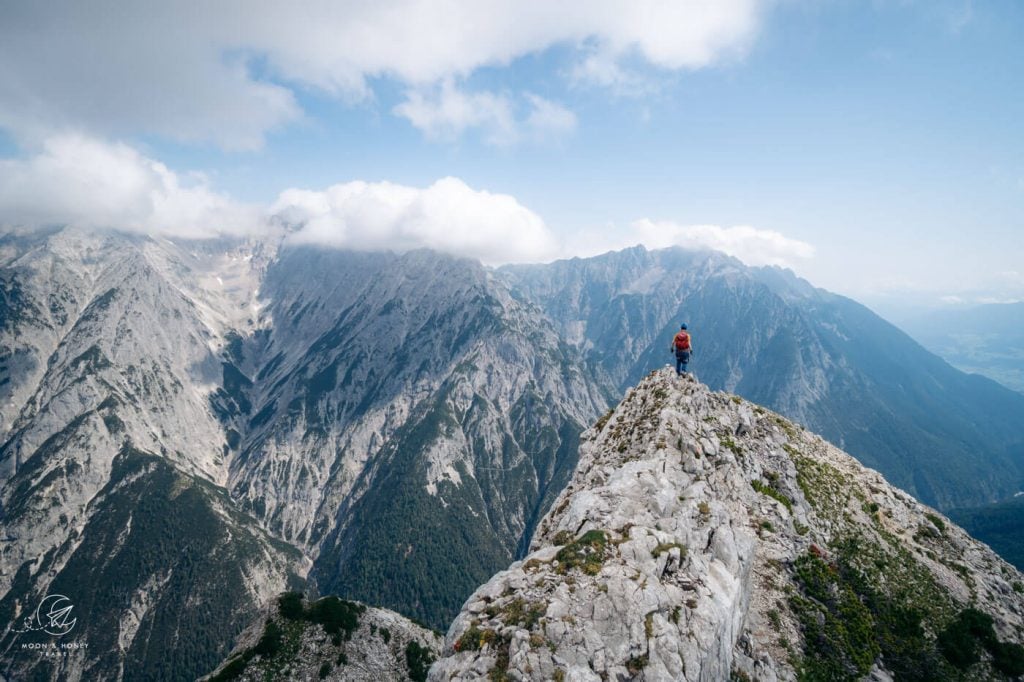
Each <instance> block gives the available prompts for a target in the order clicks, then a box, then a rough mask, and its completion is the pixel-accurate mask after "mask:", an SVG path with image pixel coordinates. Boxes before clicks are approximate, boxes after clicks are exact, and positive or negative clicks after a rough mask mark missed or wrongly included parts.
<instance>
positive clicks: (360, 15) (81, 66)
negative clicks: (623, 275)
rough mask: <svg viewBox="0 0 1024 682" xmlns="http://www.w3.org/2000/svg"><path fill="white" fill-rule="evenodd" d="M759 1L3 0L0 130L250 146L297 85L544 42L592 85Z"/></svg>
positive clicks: (287, 111)
mask: <svg viewBox="0 0 1024 682" xmlns="http://www.w3.org/2000/svg"><path fill="white" fill-rule="evenodd" d="M765 1H766V0H714V1H713V2H712V1H710V0H566V1H564V2H548V1H546V0H382V1H380V2H366V1H364V0H306V1H305V2H303V3H299V4H296V3H284V2H279V1H276V0H244V1H243V0H219V1H217V2H208V1H207V0H179V1H177V2H162V3H159V2H158V3H153V2H141V1H139V0H129V1H127V2H115V1H114V0H97V1H96V2H80V1H79V0H53V1H50V2H36V1H35V0H13V1H12V2H5V3H4V4H3V7H2V9H0V127H3V128H6V129H7V130H9V131H12V132H14V133H15V135H17V136H18V137H19V138H23V139H31V140H33V141H36V142H38V141H39V140H41V139H43V138H45V137H46V136H49V135H52V134H53V132H54V131H60V130H84V131H87V132H89V133H90V134H95V135H99V136H103V137H123V136H126V135H134V134H139V133H146V134H148V133H156V134H159V135H164V136H168V137H171V138H175V139H181V140H186V141H213V142H215V143H217V144H220V145H222V146H224V147H227V148H253V147H258V146H260V144H262V141H263V138H264V136H265V135H266V133H267V132H268V131H270V130H272V129H274V128H276V127H280V126H282V125H285V124H287V123H289V122H292V121H295V120H296V119H299V118H301V117H302V116H303V112H302V110H301V107H300V105H299V104H298V99H297V97H296V92H298V91H299V90H300V89H313V90H316V91H319V92H321V93H326V94H327V95H329V96H332V97H338V98H342V99H348V100H358V99H366V98H372V97H373V88H372V83H373V80H374V79H379V78H389V79H393V80H395V81H397V82H399V83H402V84H405V85H407V86H408V87H409V88H410V89H412V91H413V92H414V93H418V92H420V91H421V89H423V88H426V89H428V92H429V89H430V88H432V87H436V86H437V84H439V83H442V82H444V81H445V80H446V79H455V80H456V81H459V82H461V81H463V80H464V79H465V77H466V76H468V75H470V74H472V73H473V72H474V71H476V70H478V69H480V68H481V67H502V66H507V65H508V64H510V63H511V62H513V61H515V60H516V59H519V58H521V57H523V56H526V55H530V54H537V53H539V52H543V51H545V50H547V49H549V48H552V47H555V46H563V47H567V48H568V49H569V50H570V53H571V54H576V55H577V57H578V60H579V61H580V62H581V64H582V67H581V69H579V70H578V73H579V74H584V75H586V74H591V75H592V76H593V80H594V81H595V82H598V83H601V82H605V84H608V83H610V82H614V81H619V80H621V79H622V78H623V76H622V74H623V73H624V72H623V70H622V69H620V68H618V66H617V65H618V64H620V63H622V62H624V61H630V63H636V62H639V63H641V64H647V65H650V66H652V67H654V68H656V69H661V70H678V69H695V68H701V67H704V66H707V65H709V64H712V63H715V62H716V61H717V60H719V59H721V58H726V57H728V56H729V55H734V54H737V53H742V52H743V50H744V48H745V47H746V46H747V45H748V44H749V42H750V40H751V38H752V37H753V35H754V34H755V32H756V29H757V25H758V18H759V14H760V6H761V5H762V4H763V3H764V2H765ZM595 55H600V57H599V58H597V57H595ZM598 65H600V68H597V66H598ZM417 96H419V97H426V95H423V94H422V93H421V94H420V95H413V96H411V97H410V101H413V100H414V99H415V97H417ZM523 96H524V95H523V94H522V93H519V94H517V95H516V97H517V98H521V97H523ZM485 104H486V103H485ZM486 109H487V107H485V110H486ZM491 109H492V110H491V113H490V114H489V115H490V116H491V121H492V122H493V121H497V122H498V124H499V127H500V123H501V120H500V116H501V115H502V114H501V112H500V106H498V109H499V110H498V111H495V110H493V109H494V107H491ZM534 110H535V112H536V114H537V116H536V117H535V119H536V120H537V121H538V122H546V123H548V124H555V125H557V126H562V127H567V126H568V122H569V121H570V118H569V117H568V116H567V115H566V114H565V112H561V111H549V110H548V109H546V108H545V107H544V106H535V107H534ZM531 116H532V114H528V115H527V118H526V122H525V123H523V122H520V123H521V124H522V125H527V126H528V125H530V124H529V120H530V118H531ZM410 120H412V119H411V118H410ZM459 120H460V119H458V118H456V119H455V121H456V123H457V122H458V121H459Z"/></svg>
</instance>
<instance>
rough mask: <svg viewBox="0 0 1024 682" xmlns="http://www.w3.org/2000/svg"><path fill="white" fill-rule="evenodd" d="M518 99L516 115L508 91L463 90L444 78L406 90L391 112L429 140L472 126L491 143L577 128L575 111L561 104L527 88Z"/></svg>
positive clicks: (540, 137)
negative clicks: (520, 110) (521, 111)
mask: <svg viewBox="0 0 1024 682" xmlns="http://www.w3.org/2000/svg"><path fill="white" fill-rule="evenodd" d="M523 99H524V100H525V106H526V108H527V109H528V111H527V113H526V114H525V115H520V116H517V111H516V106H515V103H514V102H513V101H512V100H511V99H510V98H509V96H507V95H503V94H496V93H493V92H487V91H483V92H465V91H463V90H460V89H458V88H457V87H456V86H455V85H454V83H453V82H452V81H451V79H447V80H445V81H444V82H443V83H441V85H440V87H438V88H436V89H435V90H434V92H426V91H424V90H413V91H410V92H409V93H407V96H406V100H405V101H404V102H402V103H401V104H399V105H398V106H396V107H395V108H394V113H395V114H397V115H398V116H401V117H403V118H405V119H408V121H409V122H410V123H412V125H413V126H415V127H416V128H418V129H420V130H421V131H423V133H424V134H426V135H427V136H428V137H430V138H433V139H440V140H452V139H454V138H457V137H459V136H460V135H462V134H463V133H464V132H465V131H467V130H471V129H476V130H479V131H480V133H481V135H482V136H483V139H484V141H485V142H486V143H487V144H490V145H494V146H508V145H512V144H516V143H518V142H522V141H524V140H534V141H538V140H544V139H547V138H549V137H555V136H561V135H565V134H568V133H571V132H572V131H573V130H574V129H575V128H576V115H575V114H573V113H572V112H571V111H569V110H568V109H566V108H565V107H563V106H562V105H560V104H556V103H554V102H550V101H548V100H546V99H544V98H543V97H539V96H537V95H534V94H532V93H526V94H525V96H524V97H523Z"/></svg>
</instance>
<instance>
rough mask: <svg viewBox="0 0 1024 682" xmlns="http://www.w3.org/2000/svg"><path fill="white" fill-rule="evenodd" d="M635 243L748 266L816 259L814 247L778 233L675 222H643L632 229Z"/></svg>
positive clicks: (639, 221)
mask: <svg viewBox="0 0 1024 682" xmlns="http://www.w3.org/2000/svg"><path fill="white" fill-rule="evenodd" d="M630 227H631V230H632V232H633V236H634V238H635V239H634V243H635V242H640V243H642V244H644V245H645V246H646V247H647V248H651V249H658V248H665V247H669V246H682V247H686V248H690V249H713V250H715V251H721V252H723V253H726V254H728V255H730V256H735V257H736V258H739V259H740V260H741V261H743V262H744V263H746V264H747V265H779V266H783V267H791V266H792V265H793V264H794V263H795V262H797V261H800V260H805V259H808V258H811V257H813V256H814V247H813V246H812V245H810V244H808V243H807V242H804V241H800V240H799V239H793V238H791V237H786V236H785V235H783V234H782V233H780V232H777V231H775V230H763V229H758V228H754V227H750V226H748V225H737V226H733V227H721V226H719V225H681V224H679V223H675V222H672V221H653V220H649V219H646V218H644V219H641V220H637V221H635V222H634V223H633V224H632V225H631V226H630Z"/></svg>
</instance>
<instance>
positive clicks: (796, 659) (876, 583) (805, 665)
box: [430, 369, 1024, 682]
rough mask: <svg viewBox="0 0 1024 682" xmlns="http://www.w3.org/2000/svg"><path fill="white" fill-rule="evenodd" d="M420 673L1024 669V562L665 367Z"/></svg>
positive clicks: (819, 444) (756, 411)
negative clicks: (524, 549) (525, 548)
mask: <svg viewBox="0 0 1024 682" xmlns="http://www.w3.org/2000/svg"><path fill="white" fill-rule="evenodd" d="M530 549H531V551H530V553H529V555H528V556H526V557H525V558H524V559H523V560H522V561H517V562H515V563H514V564H512V565H511V567H510V568H509V569H508V570H506V571H503V572H501V573H499V574H497V575H495V576H494V577H493V578H492V579H491V580H490V581H488V582H487V583H486V584H484V585H483V586H482V587H480V588H479V589H478V590H477V591H476V592H475V593H474V594H473V595H472V596H471V597H470V598H469V600H468V601H467V602H466V604H465V606H464V607H463V609H462V611H461V613H460V614H459V615H458V617H457V618H456V619H455V621H454V622H453V623H452V625H451V627H450V629H449V631H448V635H447V638H446V641H445V650H444V656H443V658H442V659H441V660H440V661H438V662H437V663H436V664H435V665H434V667H433V668H432V669H431V672H430V679H431V680H435V681H441V680H445V681H447V680H472V679H481V678H485V677H488V676H489V677H490V679H509V680H580V681H583V680H594V681H595V682H596V681H598V680H626V679H636V680H724V679H730V676H732V679H741V680H742V679H756V680H792V679H797V677H798V676H802V675H806V676H807V677H808V678H810V679H851V680H853V679H861V678H865V677H868V676H869V675H873V676H874V677H875V679H890V678H891V677H895V678H896V679H957V678H958V677H960V676H962V675H970V676H971V678H972V679H979V678H982V679H985V678H997V679H998V678H1001V677H1003V676H1012V675H1020V674H1022V673H1024V649H1022V648H1021V647H1020V645H1019V644H1018V642H1019V641H1020V640H1021V633H1022V632H1024V594H1022V592H1024V578H1022V576H1021V574H1020V573H1018V571H1017V570H1016V569H1014V568H1013V567H1011V566H1010V565H1009V564H1007V563H1006V562H1004V561H1003V560H1001V559H1000V558H999V557H998V556H996V555H995V554H994V553H993V552H992V551H991V550H990V549H989V548H988V547H986V546H985V545H983V544H981V543H979V542H977V541H976V540H974V539H972V538H971V537H969V536H968V535H967V534H966V533H965V532H963V531H962V530H961V529H960V528H958V527H956V526H955V525H953V524H952V523H951V522H949V521H948V520H947V519H945V518H944V517H942V516H941V515H939V514H937V513H936V512H934V511H933V510H931V509H930V508H928V507H926V506H924V505H922V504H920V503H919V502H917V501H916V500H914V499H913V498H912V497H910V496H909V495H907V494H905V493H904V492H902V491H900V490H898V489H896V488H894V487H893V486H891V485H889V484H888V483H887V482H886V481H885V480H884V479H883V478H882V476H881V475H880V474H878V473H877V472H875V471H872V470H869V469H866V468H864V467H863V466H861V465H860V464H859V463H858V462H857V461H855V460H854V459H853V458H852V457H850V456H848V455H846V454H845V453H843V452H842V451H840V450H839V449H837V448H836V447H834V446H832V445H830V444H829V443H827V442H825V441H824V440H822V439H821V438H820V437H818V436H816V435H813V434H811V433H809V432H807V431H805V430H804V429H802V428H801V427H799V426H797V425H795V424H793V423H791V422H789V421H787V420H786V419H784V418H782V417H780V416H779V415H777V414H775V413H773V412H770V411H768V410H765V409H764V408H762V407H759V406H756V405H753V404H751V403H748V402H746V401H744V400H742V399H741V398H739V397H737V396H732V395H728V394H725V393H714V392H711V391H710V390H708V389H707V388H706V387H705V386H703V385H702V384H700V383H697V382H696V381H694V380H693V379H692V378H689V377H687V378H681V379H680V378H677V377H675V375H674V372H672V371H671V370H669V369H664V370H659V371H657V372H654V373H653V374H651V375H650V376H648V377H647V378H646V379H644V380H643V381H642V382H641V383H640V385H639V386H638V387H636V388H635V389H633V390H631V391H629V392H628V393H627V395H626V397H625V399H624V400H623V401H622V403H621V404H620V405H619V406H618V407H616V408H615V409H614V410H612V411H610V412H609V413H608V415H606V416H605V417H603V418H602V419H601V420H600V421H599V422H598V423H597V424H596V425H595V426H594V427H593V428H592V429H590V430H589V431H587V432H586V433H585V434H584V436H583V442H582V444H581V447H580V456H579V464H578V466H577V468H576V471H575V474H574V475H573V477H572V480H571V482H570V483H569V485H568V487H567V488H566V489H565V490H564V491H563V493H562V494H561V495H560V496H559V498H558V499H557V500H556V501H555V504H554V506H553V508H552V511H551V512H549V513H548V515H547V516H546V517H545V518H544V519H543V520H542V521H541V523H540V525H539V527H538V531H537V533H536V534H535V536H534V538H533V542H532V544H531V548H530Z"/></svg>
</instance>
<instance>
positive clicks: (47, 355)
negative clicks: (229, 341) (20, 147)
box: [0, 231, 308, 679]
mask: <svg viewBox="0 0 1024 682" xmlns="http://www.w3.org/2000/svg"><path fill="white" fill-rule="evenodd" d="M223 246H224V245H213V244H202V245H195V248H191V247H188V246H186V247H181V246H178V245H175V244H171V243H157V242H154V241H152V240H147V239H142V238H132V237H126V236H121V235H110V234H90V233H81V232H76V231H61V232H56V233H53V234H49V235H43V236H41V237H38V236H37V237H32V238H27V237H26V238H24V239H21V240H14V239H8V240H5V242H4V248H5V250H4V254H5V261H4V268H3V270H2V272H3V277H4V291H5V300H6V301H7V302H8V306H9V307H11V306H13V307H14V308H16V309H17V311H18V313H17V315H7V316H6V317H5V318H4V320H3V325H2V327H0V348H2V355H0V362H2V363H3V366H4V374H3V378H4V379H5V380H6V381H5V382H4V384H5V387H4V388H5V390H6V396H5V397H6V400H5V402H4V408H5V414H4V422H3V428H4V435H3V443H2V445H0V517H2V519H3V527H4V537H3V543H2V545H0V592H2V594H3V597H2V599H0V618H2V620H3V625H2V626H0V628H2V630H0V631H2V636H0V651H2V652H3V668H2V670H3V673H4V674H5V675H8V676H10V677H11V678H12V679H17V678H27V677H31V676H33V675H35V676H38V677H40V678H45V677H48V676H51V677H60V678H62V679H95V678H98V677H105V678H116V677H120V676H126V677H129V678H131V677H139V676H144V677H148V678H150V679H174V678H176V677H177V676H181V675H182V674H186V675H187V674H189V672H191V673H193V674H195V673H199V672H203V671H205V670H208V669H209V667H210V666H212V665H213V664H215V663H216V661H218V660H219V659H220V658H221V657H222V656H223V653H224V652H225V651H227V650H228V648H229V646H230V642H231V639H232V638H233V636H234V635H235V634H237V633H238V632H239V631H240V629H241V627H242V625H243V624H244V623H245V622H247V621H248V620H249V619H250V618H251V617H252V615H253V614H254V613H255V612H256V609H257V608H258V605H259V604H260V603H262V602H264V601H265V600H267V599H268V598H270V597H271V596H272V595H273V594H276V593H277V592H279V591H280V590H282V589H283V588H285V587H286V586H287V585H288V584H289V582H290V581H294V580H295V579H297V576H298V575H301V574H302V573H305V571H307V570H308V561H306V560H304V559H303V558H302V557H301V555H300V554H299V552H298V551H296V550H295V549H294V548H291V547H288V546H287V545H285V544H284V543H281V542H279V541H277V540H276V539H274V538H272V537H271V536H270V535H269V534H268V533H267V532H266V531H265V530H264V529H262V528H261V527H260V526H259V525H258V524H257V523H255V522H254V521H253V519H251V518H249V517H247V516H245V515H243V514H239V513H238V511H237V509H236V507H235V504H234V503H233V502H232V500H231V499H230V498H229V496H228V494H227V491H226V490H225V489H224V488H223V487H222V486H223V483H224V482H226V479H227V475H226V474H227V462H226V461H225V459H224V455H225V452H226V450H225V445H226V438H225V434H224V432H223V430H222V429H221V427H220V424H219V423H218V421H217V419H216V418H215V416H214V414H213V413H212V412H211V410H210V409H209V406H208V394H209V393H210V391H211V390H213V388H214V387H215V386H216V385H217V384H218V383H219V382H220V380H221V362H220V359H219V354H220V352H221V348H222V346H223V345H224V344H225V343H226V341H225V338H224V330H225V328H226V327H227V326H228V324H234V323H235V322H236V321H237V320H238V319H239V317H243V318H244V317H246V310H245V305H246V303H245V301H246V297H247V296H248V295H251V293H252V288H251V287H247V286H241V285H240V284H239V282H248V281H251V280H253V279H257V278H258V277H257V275H254V274H253V273H252V269H253V268H255V267H257V265H256V262H254V261H258V259H255V258H253V256H252V254H253V250H252V249H251V248H248V247H245V245H235V247H236V249H235V250H234V251H232V250H231V249H228V250H224V249H223V248H221V247H223ZM203 248H205V249H207V251H206V252H203V251H202V249H203ZM239 251H241V252H243V253H246V254H247V255H249V256H250V258H249V259H248V260H243V259H242V255H241V253H239ZM232 260H235V261H236V262H237V263H240V264H241V265H240V266H238V267H236V269H235V270H233V269H232V267H231V266H230V265H229V263H230V262H231V261H232ZM212 272H213V273H217V274H216V275H212V274H211V273H212ZM232 273H236V274H237V277H236V279H237V280H238V281H235V280H233V279H232ZM232 285H234V286H232ZM12 301H13V302H14V303H12ZM51 594H62V595H65V596H66V597H67V598H68V600H69V603H72V604H74V608H75V609H76V611H75V615H76V625H75V629H74V631H73V634H72V633H68V634H67V636H66V639H67V640H68V641H71V640H73V641H74V643H75V644H78V645H81V646H80V647H78V648H75V649H73V651H72V653H71V654H69V655H67V656H56V657H55V656H49V657H47V656H43V655H41V654H40V652H39V651H38V650H32V649H31V648H30V647H31V645H35V644H40V643H44V644H45V643H54V642H53V638H52V637H50V636H47V635H45V634H44V633H40V632H35V631H32V632H25V631H23V630H24V628H23V627H22V624H23V621H24V619H25V618H26V617H29V616H31V614H32V613H33V612H34V610H35V609H36V608H37V606H38V605H39V604H40V603H42V602H43V600H44V599H45V598H46V596H47V595H51ZM199 605H202V609H198V608H197V607H198V606H199ZM26 647H29V648H26Z"/></svg>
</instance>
